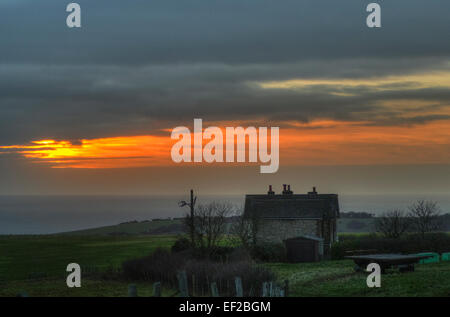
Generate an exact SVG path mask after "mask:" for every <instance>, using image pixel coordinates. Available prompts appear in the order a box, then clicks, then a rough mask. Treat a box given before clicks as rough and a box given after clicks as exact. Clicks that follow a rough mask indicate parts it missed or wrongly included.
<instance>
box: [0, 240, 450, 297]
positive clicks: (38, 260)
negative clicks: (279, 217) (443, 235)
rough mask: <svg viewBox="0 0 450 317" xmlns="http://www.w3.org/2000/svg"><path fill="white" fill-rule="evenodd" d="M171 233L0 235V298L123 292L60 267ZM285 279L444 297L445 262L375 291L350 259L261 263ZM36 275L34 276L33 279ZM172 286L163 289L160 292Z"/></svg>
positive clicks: (449, 285) (317, 291)
mask: <svg viewBox="0 0 450 317" xmlns="http://www.w3.org/2000/svg"><path fill="white" fill-rule="evenodd" d="M175 238H176V237H175V236H136V235H135V236H101V235H100V236H83V235H52V236H2V237H0V250H1V254H0V296H15V295H16V294H18V293H20V292H23V291H25V292H26V293H27V294H29V295H30V296H126V295H127V287H128V285H129V284H130V283H133V281H117V280H100V279H98V278H96V279H94V278H92V277H91V278H89V277H84V278H83V279H82V287H81V288H78V289H77V288H72V289H69V288H67V286H66V284H65V279H66V276H67V273H66V272H65V268H66V266H67V264H68V263H71V262H76V263H79V264H80V265H81V267H82V268H83V267H90V266H95V267H96V268H99V269H100V270H108V269H109V268H117V267H119V266H120V265H121V263H122V262H123V261H124V260H127V259H131V258H135V257H140V256H144V255H147V254H149V253H151V252H153V251H154V250H155V249H156V248H157V247H167V248H168V247H170V246H171V245H172V243H173V241H174V240H175ZM264 265H265V266H267V267H269V268H271V269H272V270H273V271H275V272H276V273H277V275H278V279H279V280H280V281H283V280H284V279H288V280H289V281H290V290H291V296H450V262H442V263H439V264H423V265H417V266H416V272H414V273H402V274H400V273H390V274H386V275H383V276H382V287H381V288H380V289H369V288H368V287H367V286H366V282H365V278H366V276H365V274H363V273H354V272H353V263H352V262H351V261H347V260H343V261H323V262H319V263H301V264H286V263H271V264H264ZM37 277H39V278H37ZM136 284H137V286H138V292H139V295H141V296H150V295H151V294H152V285H151V284H150V283H136ZM173 293H174V290H170V289H164V288H163V295H165V296H170V295H173Z"/></svg>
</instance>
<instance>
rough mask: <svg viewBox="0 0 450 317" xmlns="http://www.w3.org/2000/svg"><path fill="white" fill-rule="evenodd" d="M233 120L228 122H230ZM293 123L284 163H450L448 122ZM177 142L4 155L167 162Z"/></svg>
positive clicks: (20, 149)
mask: <svg viewBox="0 0 450 317" xmlns="http://www.w3.org/2000/svg"><path fill="white" fill-rule="evenodd" d="M215 124H217V123H215ZM231 124H232V122H227V126H231ZM239 125H241V126H243V127H246V126H245V124H243V123H242V122H240V123H239V124H237V125H235V126H239ZM208 126H212V124H208V123H207V122H205V123H204V128H206V127H208ZM288 126H289V127H288V128H283V127H281V128H280V167H282V166H283V165H365V164H367V165H371V164H448V163H449V162H450V129H449V127H450V121H448V120H442V121H434V122H430V123H427V124H421V125H414V126H370V125H366V124H365V123H364V122H345V121H332V120H328V121H327V120H322V121H313V122H310V123H299V122H289V125H288ZM175 142H176V140H172V139H171V138H170V132H169V131H167V135H141V136H118V137H111V138H97V139H83V140H80V141H79V142H77V143H75V144H73V143H71V142H70V141H65V140H35V141H32V142H30V143H28V144H22V145H11V146H0V155H2V154H3V155H5V154H7V153H17V154H20V155H22V156H23V157H25V158H27V159H29V160H31V161H32V162H34V163H41V164H46V165H49V166H51V167H53V168H130V167H145V166H168V165H174V164H175V163H173V162H172V160H171V156H170V151H171V148H172V145H173V144H174V143H175ZM181 164H184V165H186V164H193V163H181ZM197 164H198V163H197ZM200 164H208V163H200ZM212 164H215V163H212ZM222 164H226V163H222Z"/></svg>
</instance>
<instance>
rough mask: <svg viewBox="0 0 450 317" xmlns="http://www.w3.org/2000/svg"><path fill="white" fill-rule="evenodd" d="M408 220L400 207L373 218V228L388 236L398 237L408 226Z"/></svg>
mask: <svg viewBox="0 0 450 317" xmlns="http://www.w3.org/2000/svg"><path fill="white" fill-rule="evenodd" d="M410 224H411V222H410V220H409V218H408V217H407V215H406V214H405V212H403V211H402V210H400V209H393V210H390V211H387V212H385V213H383V214H382V215H381V216H380V217H377V218H376V219H375V230H376V231H377V232H380V233H382V234H383V235H384V236H386V237H388V238H394V239H398V238H400V237H401V236H402V235H403V234H404V233H405V232H406V231H407V230H408V229H409V227H410Z"/></svg>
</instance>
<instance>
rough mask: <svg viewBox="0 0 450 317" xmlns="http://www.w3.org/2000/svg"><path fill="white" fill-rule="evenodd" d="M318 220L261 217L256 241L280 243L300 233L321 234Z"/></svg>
mask: <svg viewBox="0 0 450 317" xmlns="http://www.w3.org/2000/svg"><path fill="white" fill-rule="evenodd" d="M319 228H320V221H319V220H304V219H296V220H280V219H273V220H272V219H262V220H260V223H259V224H258V234H257V240H258V242H265V243H281V242H283V240H285V239H289V238H294V237H298V236H301V235H310V236H318V237H320V236H321V232H320V229H319Z"/></svg>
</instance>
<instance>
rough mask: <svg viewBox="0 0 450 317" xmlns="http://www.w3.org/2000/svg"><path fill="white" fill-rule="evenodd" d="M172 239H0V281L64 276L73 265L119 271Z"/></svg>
mask: <svg viewBox="0 0 450 317" xmlns="http://www.w3.org/2000/svg"><path fill="white" fill-rule="evenodd" d="M174 241H175V237H174V236H132V237H127V236H125V237H124V236H121V237H114V236H65V235H50V236H0V252H1V253H0V280H3V281H11V280H21V279H27V278H28V277H29V275H30V274H36V273H38V274H41V273H43V274H45V276H47V277H50V278H51V277H58V278H60V277H63V276H66V271H65V270H66V266H67V264H69V263H72V262H75V263H78V264H80V265H81V266H82V267H83V266H94V267H96V268H99V269H106V268H109V267H119V266H120V265H121V263H122V262H123V261H125V260H128V259H132V258H136V257H141V256H145V255H148V254H150V253H151V252H153V251H154V250H155V249H156V248H157V247H163V248H169V247H170V246H171V245H172V244H173V242H174Z"/></svg>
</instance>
